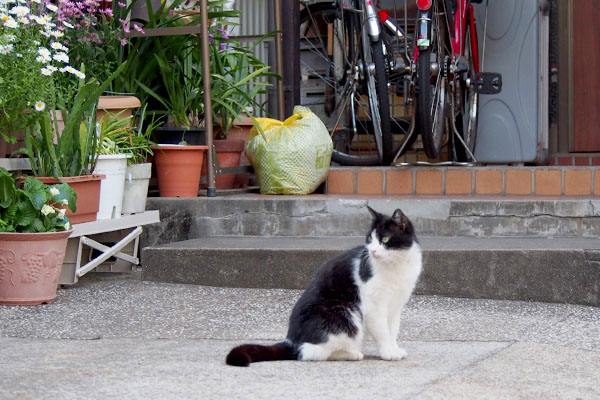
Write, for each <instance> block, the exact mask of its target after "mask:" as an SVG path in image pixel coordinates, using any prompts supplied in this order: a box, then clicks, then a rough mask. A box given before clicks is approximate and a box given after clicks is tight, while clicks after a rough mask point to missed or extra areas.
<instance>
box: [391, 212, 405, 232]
mask: <svg viewBox="0 0 600 400" xmlns="http://www.w3.org/2000/svg"><path fill="white" fill-rule="evenodd" d="M392 221H394V222H395V223H396V224H397V225H398V227H399V228H400V230H401V231H405V230H406V227H407V226H408V217H407V216H406V215H404V213H403V212H402V210H400V209H399V208H398V209H396V211H394V214H393V215H392Z"/></svg>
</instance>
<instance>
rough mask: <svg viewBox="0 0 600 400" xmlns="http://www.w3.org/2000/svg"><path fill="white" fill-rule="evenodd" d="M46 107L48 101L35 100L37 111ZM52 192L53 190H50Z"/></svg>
mask: <svg viewBox="0 0 600 400" xmlns="http://www.w3.org/2000/svg"><path fill="white" fill-rule="evenodd" d="M45 109H46V103H44V102H43V101H41V100H39V101H36V102H35V111H44V110H45ZM50 193H52V190H51V191H50Z"/></svg>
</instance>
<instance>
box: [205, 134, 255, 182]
mask: <svg viewBox="0 0 600 400" xmlns="http://www.w3.org/2000/svg"><path fill="white" fill-rule="evenodd" d="M213 143H214V145H215V151H216V152H217V160H219V167H221V168H229V167H237V166H239V165H240V158H241V155H242V152H243V151H244V146H245V142H244V141H243V140H229V139H227V140H215V141H214V142H213ZM206 175H207V170H206V163H204V164H203V165H202V176H206ZM235 178H236V174H224V175H217V176H215V187H216V188H217V189H232V188H233V187H234V182H235ZM202 187H206V185H204V184H203V185H202Z"/></svg>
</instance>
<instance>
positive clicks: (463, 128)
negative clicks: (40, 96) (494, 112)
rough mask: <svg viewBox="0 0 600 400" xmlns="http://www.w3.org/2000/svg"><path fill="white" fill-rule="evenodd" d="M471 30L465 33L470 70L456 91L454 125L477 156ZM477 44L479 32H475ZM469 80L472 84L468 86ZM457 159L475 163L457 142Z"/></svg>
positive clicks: (455, 144)
mask: <svg viewBox="0 0 600 400" xmlns="http://www.w3.org/2000/svg"><path fill="white" fill-rule="evenodd" d="M470 33H471V28H470V26H469V24H467V27H466V32H465V41H464V46H465V51H464V56H465V58H466V59H467V63H468V70H467V71H466V73H465V74H464V76H461V77H460V78H459V79H458V82H457V85H456V90H457V91H458V92H457V96H455V98H457V100H458V104H456V113H455V114H454V121H455V122H454V123H455V125H456V129H457V131H458V133H459V134H460V135H461V137H462V139H463V141H464V142H465V144H466V145H467V147H468V148H469V151H470V152H471V154H473V155H474V154H475V145H476V142H477V124H478V121H479V94H478V93H477V92H476V91H475V86H474V82H475V65H474V60H473V54H472V51H471V35H470ZM474 34H475V37H476V39H475V40H476V41H475V43H477V32H474ZM467 79H468V80H470V82H472V83H471V84H470V85H468V84H467ZM454 146H455V152H456V159H457V161H460V162H469V161H473V160H472V159H471V157H470V156H469V152H467V151H466V150H465V148H464V146H463V144H462V143H458V141H456V140H455V143H454Z"/></svg>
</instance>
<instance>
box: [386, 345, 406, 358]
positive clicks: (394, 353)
mask: <svg viewBox="0 0 600 400" xmlns="http://www.w3.org/2000/svg"><path fill="white" fill-rule="evenodd" d="M380 353H381V359H382V360H386V361H400V360H402V359H403V358H406V356H407V354H406V350H404V349H401V348H400V347H398V346H395V347H389V348H385V349H381V352H380Z"/></svg>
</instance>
